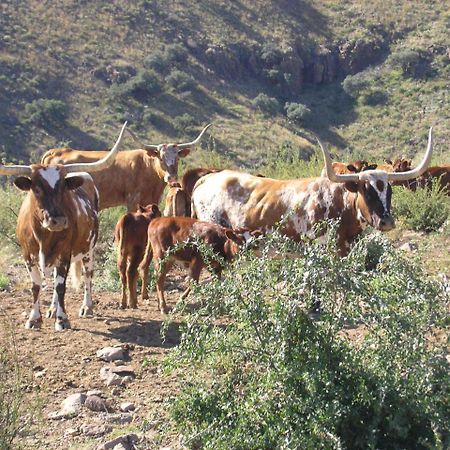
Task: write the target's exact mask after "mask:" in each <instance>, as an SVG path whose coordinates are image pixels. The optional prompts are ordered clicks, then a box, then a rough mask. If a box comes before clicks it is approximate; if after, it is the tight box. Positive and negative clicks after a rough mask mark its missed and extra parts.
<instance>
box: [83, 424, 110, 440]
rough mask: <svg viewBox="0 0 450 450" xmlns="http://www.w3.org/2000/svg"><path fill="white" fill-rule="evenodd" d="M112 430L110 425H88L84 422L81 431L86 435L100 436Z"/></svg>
mask: <svg viewBox="0 0 450 450" xmlns="http://www.w3.org/2000/svg"><path fill="white" fill-rule="evenodd" d="M111 431H112V427H111V426H110V425H88V424H83V425H81V427H80V432H81V434H83V435H84V436H90V437H100V436H103V435H105V434H107V433H110V432H111Z"/></svg>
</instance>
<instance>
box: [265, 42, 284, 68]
mask: <svg viewBox="0 0 450 450" xmlns="http://www.w3.org/2000/svg"><path fill="white" fill-rule="evenodd" d="M260 56H261V59H262V61H263V62H264V64H266V65H268V66H274V65H277V64H280V62H281V59H282V57H283V53H282V51H281V49H280V48H279V47H278V46H277V45H276V44H274V43H272V42H268V43H265V44H264V45H263V46H262V48H261V53H260Z"/></svg>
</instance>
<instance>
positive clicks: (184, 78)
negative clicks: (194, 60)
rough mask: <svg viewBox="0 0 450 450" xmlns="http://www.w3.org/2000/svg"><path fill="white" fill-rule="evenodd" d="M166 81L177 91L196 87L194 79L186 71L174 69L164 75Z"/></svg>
mask: <svg viewBox="0 0 450 450" xmlns="http://www.w3.org/2000/svg"><path fill="white" fill-rule="evenodd" d="M166 82H167V84H169V86H171V87H173V88H174V89H175V90H176V91H177V92H186V91H189V90H192V89H195V88H196V87H197V83H196V81H195V80H194V79H193V78H192V77H191V76H190V75H188V74H187V73H185V72H182V71H181V70H178V69H174V70H172V72H170V74H169V75H167V77H166Z"/></svg>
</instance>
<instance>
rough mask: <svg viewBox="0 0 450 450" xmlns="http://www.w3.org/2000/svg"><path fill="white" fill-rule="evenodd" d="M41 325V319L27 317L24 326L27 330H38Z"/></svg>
mask: <svg viewBox="0 0 450 450" xmlns="http://www.w3.org/2000/svg"><path fill="white" fill-rule="evenodd" d="M41 326H42V320H41V319H36V320H30V319H28V320H27V321H26V322H25V328H26V329H27V330H38V329H39V328H41Z"/></svg>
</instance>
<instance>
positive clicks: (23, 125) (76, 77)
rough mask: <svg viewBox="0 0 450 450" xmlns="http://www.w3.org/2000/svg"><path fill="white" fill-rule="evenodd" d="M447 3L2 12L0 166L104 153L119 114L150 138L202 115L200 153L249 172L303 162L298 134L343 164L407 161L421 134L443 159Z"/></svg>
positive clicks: (112, 6)
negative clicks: (288, 154)
mask: <svg viewBox="0 0 450 450" xmlns="http://www.w3.org/2000/svg"><path fill="white" fill-rule="evenodd" d="M446 3H447V2H445V1H443V0H442V1H436V2H433V4H432V5H431V4H430V3H429V2H426V1H418V2H414V5H412V3H411V2H409V1H406V0H404V1H400V2H394V1H387V2H386V1H383V2H381V1H379V0H375V1H372V2H370V3H369V4H367V2H361V1H356V0H353V1H350V2H345V4H343V2H338V1H333V0H319V1H314V2H313V1H289V0H285V1H269V0H261V1H258V2H251V1H250V0H241V1H220V0H212V1H206V0H202V1H198V2H192V1H186V0H185V1H182V0H177V1H173V2H163V1H161V0H158V1H146V0H133V1H124V0H115V1H112V2H109V1H108V2H106V1H101V2H85V1H82V2H80V1H74V0H63V1H61V2H58V4H55V3H53V2H38V1H35V0H28V1H26V2H25V1H17V0H16V1H6V2H2V5H1V14H0V29H1V30H2V34H1V38H0V39H1V40H0V152H1V156H2V157H3V159H4V160H7V161H11V160H13V159H17V160H25V161H28V160H30V159H31V160H33V161H35V160H37V159H38V157H39V156H40V155H41V154H42V153H43V151H44V149H46V148H48V147H53V146H59V145H62V144H69V145H71V146H73V147H78V148H93V149H98V148H104V147H107V146H108V145H110V144H111V143H112V142H113V141H114V139H115V135H116V134H117V131H118V129H119V126H120V122H121V121H123V120H124V119H128V120H130V121H131V122H132V126H133V127H134V129H135V130H136V131H138V132H139V134H140V135H141V136H142V137H143V138H145V139H148V140H151V141H153V142H158V141H161V140H163V139H164V140H166V139H169V140H183V139H190V138H191V137H192V136H194V135H195V134H196V133H197V132H198V130H199V129H200V127H201V126H202V125H203V124H204V123H206V122H210V121H212V122H214V124H215V125H216V126H215V128H214V131H213V132H212V136H213V137H214V139H213V140H211V141H210V142H209V144H208V147H209V148H210V149H211V148H215V149H217V150H218V151H219V152H220V153H222V154H224V155H225V157H227V158H228V159H229V160H231V161H232V162H233V163H234V164H238V165H244V166H247V167H253V166H254V165H255V163H257V164H258V163H259V162H262V159H264V158H265V157H266V155H267V154H270V155H272V156H273V155H277V153H278V152H279V151H280V149H281V148H285V149H286V148H288V149H289V151H292V152H294V153H300V154H302V155H305V156H308V155H310V154H311V153H312V152H313V146H312V144H311V143H310V142H309V138H308V136H311V135H310V132H314V133H317V134H319V135H321V136H323V138H324V139H325V140H327V141H328V142H329V143H330V144H331V145H332V146H334V147H335V148H336V149H337V151H338V152H341V153H342V152H344V154H346V153H353V154H356V155H361V154H364V155H367V154H369V155H371V156H372V157H373V158H374V159H377V158H381V157H382V156H391V157H395V156H397V155H399V154H406V155H410V156H414V155H415V154H416V153H417V152H419V153H421V152H422V150H423V149H424V147H425V141H426V133H427V129H428V127H429V126H430V125H431V124H433V125H434V126H435V130H436V152H437V155H438V156H437V159H438V160H444V159H447V160H448V158H449V154H450V152H449V145H448V144H449V141H448V138H447V129H448V118H449V114H450V113H449V111H450V108H449V106H450V100H449V95H448V87H449V83H450V65H449V61H450V58H449V52H450V46H449V44H448V39H447V32H446V30H447V28H448V25H449V22H450V13H449V11H448V7H447V4H446ZM355 74H356V75H355ZM347 76H350V78H348V80H347V82H346V83H344V84H343V83H342V82H343V80H345V78H346V77H347ZM352 77H353V78H352ZM261 93H263V94H265V95H267V97H268V98H269V100H268V101H267V98H266V99H264V98H263V101H261V102H259V103H256V105H255V102H253V103H252V100H253V99H254V98H255V97H256V96H257V95H258V94H261ZM270 99H275V101H272V100H270ZM264 100H266V101H265V102H264ZM270 102H272V103H270ZM286 103H295V104H300V105H303V106H304V107H306V109H305V108H303V109H301V110H299V109H296V105H294V106H293V107H292V110H291V113H289V110H288V116H289V117H286V110H285V108H284V106H285V104H286ZM258 106H259V108H258ZM296 111H297V113H296ZM299 111H300V112H299ZM302 111H303V113H302ZM305 137H306V139H305ZM129 144H130V145H132V144H131V142H130V143H129ZM196 159H197V161H198V160H200V152H197V153H196V154H195V155H194V157H193V158H192V159H191V164H192V163H194V161H196Z"/></svg>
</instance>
